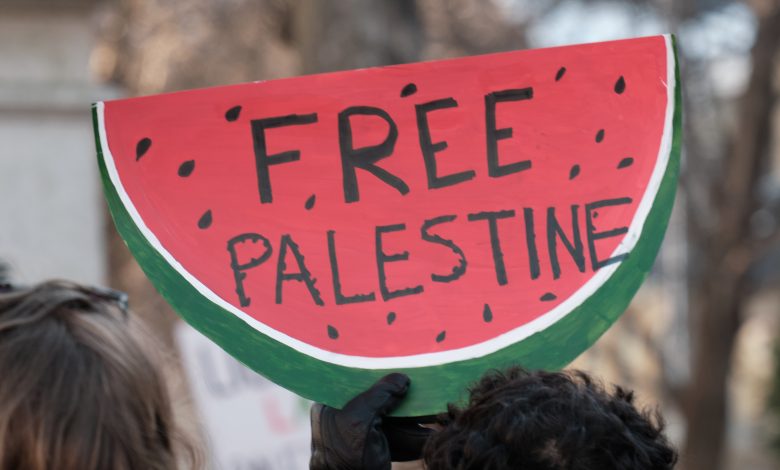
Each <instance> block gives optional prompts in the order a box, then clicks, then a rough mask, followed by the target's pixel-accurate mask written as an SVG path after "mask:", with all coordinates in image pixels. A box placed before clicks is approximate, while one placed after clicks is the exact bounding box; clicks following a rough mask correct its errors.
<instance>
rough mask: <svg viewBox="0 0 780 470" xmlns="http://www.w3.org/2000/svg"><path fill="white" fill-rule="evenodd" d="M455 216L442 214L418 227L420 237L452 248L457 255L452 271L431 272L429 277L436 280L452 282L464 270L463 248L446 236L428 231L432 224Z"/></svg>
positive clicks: (464, 257) (450, 220)
mask: <svg viewBox="0 0 780 470" xmlns="http://www.w3.org/2000/svg"><path fill="white" fill-rule="evenodd" d="M455 218H456V216H454V215H442V216H439V217H434V218H433V219H428V220H426V221H425V222H423V224H422V228H420V233H421V234H422V239H423V240H425V241H427V242H431V243H436V244H438V245H442V246H446V247H447V248H449V249H450V250H452V252H453V253H455V254H456V255H458V264H457V265H456V266H453V267H452V272H450V274H447V275H441V274H431V279H432V280H434V281H436V282H452V281H454V280H456V279H458V278H459V277H461V276H462V275H463V274H464V273H465V272H466V255H465V254H464V253H463V250H461V249H460V247H459V246H458V245H456V244H455V242H453V241H452V240H448V239H446V238H443V237H441V236H439V235H436V234H431V233H429V232H428V230H429V229H430V228H432V227H433V226H434V225H439V224H443V223H445V222H452V221H453V220H455Z"/></svg>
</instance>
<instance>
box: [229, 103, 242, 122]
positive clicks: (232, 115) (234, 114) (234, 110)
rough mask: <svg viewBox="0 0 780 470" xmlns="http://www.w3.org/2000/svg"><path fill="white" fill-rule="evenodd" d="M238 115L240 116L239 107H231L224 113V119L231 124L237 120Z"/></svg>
mask: <svg viewBox="0 0 780 470" xmlns="http://www.w3.org/2000/svg"><path fill="white" fill-rule="evenodd" d="M239 114H241V106H233V107H232V108H230V109H228V110H227V111H226V112H225V119H227V120H228V121H231V122H233V121H235V120H236V119H238V115H239Z"/></svg>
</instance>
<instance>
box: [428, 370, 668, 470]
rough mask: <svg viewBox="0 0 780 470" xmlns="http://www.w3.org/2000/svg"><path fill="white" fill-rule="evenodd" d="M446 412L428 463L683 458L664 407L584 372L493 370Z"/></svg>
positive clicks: (461, 465)
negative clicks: (645, 405)
mask: <svg viewBox="0 0 780 470" xmlns="http://www.w3.org/2000/svg"><path fill="white" fill-rule="evenodd" d="M439 420H440V425H441V427H442V429H441V430H440V431H438V432H435V433H433V434H432V435H431V437H430V438H429V439H428V441H427V443H426V446H425V450H424V456H423V457H424V461H425V464H426V469H428V470H444V469H447V470H453V469H462V470H465V469H475V470H476V469H482V470H502V469H518V470H527V469H534V470H536V469H540V470H541V469H544V470H558V469H561V470H563V469H570V470H578V469H582V470H585V469H599V470H610V469H633V470H651V469H652V470H655V469H658V470H665V469H671V468H673V467H674V464H675V462H676V460H677V454H676V452H675V450H674V449H673V448H672V447H671V445H670V444H669V442H668V441H667V440H666V437H665V436H664V434H663V427H664V425H663V421H662V419H661V417H660V415H659V414H658V413H657V412H656V413H652V412H650V411H647V410H643V411H640V410H637V408H636V407H635V406H634V397H633V393H632V392H628V391H626V390H624V389H622V388H620V387H615V389H614V391H613V392H612V393H610V392H608V391H607V390H605V389H604V388H603V387H602V386H601V385H600V384H598V383H596V382H594V381H593V380H592V379H590V378H589V377H588V375H586V374H585V373H582V372H572V373H566V372H541V371H540V372H527V371H524V370H522V369H519V368H513V369H509V370H508V371H506V372H504V373H500V372H493V373H490V374H488V375H486V376H485V377H483V378H482V380H481V381H480V382H479V383H477V385H476V386H474V387H473V388H472V389H471V396H470V399H469V403H468V405H467V406H466V407H464V408H459V407H457V406H454V405H450V406H449V408H448V411H447V413H445V414H444V415H442V416H440V418H439Z"/></svg>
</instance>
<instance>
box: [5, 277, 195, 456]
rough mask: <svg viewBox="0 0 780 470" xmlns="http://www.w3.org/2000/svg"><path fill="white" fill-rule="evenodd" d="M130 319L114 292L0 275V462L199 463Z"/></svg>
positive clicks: (122, 299)
mask: <svg viewBox="0 0 780 470" xmlns="http://www.w3.org/2000/svg"><path fill="white" fill-rule="evenodd" d="M134 323H135V322H134V320H133V319H132V318H131V317H130V315H129V314H128V312H127V305H126V296H125V295H124V294H123V293H120V292H117V291H112V290H108V289H99V288H89V287H84V286H81V285H77V284H73V283H70V282H62V281H53V282H45V283H42V284H39V285H37V286H35V287H32V288H25V289H20V288H14V287H13V286H12V285H10V284H8V283H2V281H0V377H2V380H0V469H2V470H11V469H25V470H44V469H57V470H106V469H113V470H131V469H143V470H170V469H175V468H177V464H178V463H181V462H183V461H184V460H186V459H185V457H186V458H188V459H189V460H190V462H189V464H188V465H187V468H194V467H199V466H200V464H199V463H198V461H199V456H198V455H197V453H196V452H195V451H194V449H193V448H192V446H190V445H189V444H188V443H187V441H186V440H184V439H181V438H178V439H177V436H178V433H177V431H176V429H175V426H174V419H173V415H172V409H171V401H170V398H169V393H168V390H167V389H166V384H165V383H164V381H163V379H162V376H161V373H160V370H159V369H158V367H157V365H156V364H157V362H156V361H155V360H154V359H153V358H152V357H150V355H149V352H148V351H152V350H153V349H154V348H145V347H144V346H143V345H142V344H141V343H140V341H139V340H138V339H137V338H136V337H134V336H133V334H132V333H131V330H133V329H134V328H135V327H136V325H134Z"/></svg>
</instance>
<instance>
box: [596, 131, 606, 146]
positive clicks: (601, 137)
mask: <svg viewBox="0 0 780 470" xmlns="http://www.w3.org/2000/svg"><path fill="white" fill-rule="evenodd" d="M602 140H604V129H599V131H598V132H596V143H598V142H601V141H602Z"/></svg>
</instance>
